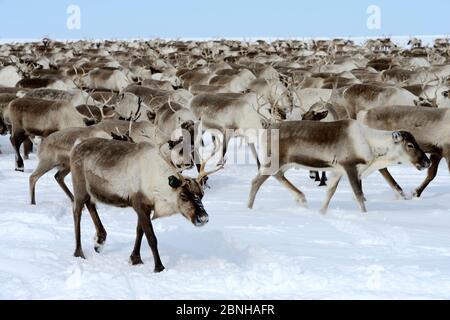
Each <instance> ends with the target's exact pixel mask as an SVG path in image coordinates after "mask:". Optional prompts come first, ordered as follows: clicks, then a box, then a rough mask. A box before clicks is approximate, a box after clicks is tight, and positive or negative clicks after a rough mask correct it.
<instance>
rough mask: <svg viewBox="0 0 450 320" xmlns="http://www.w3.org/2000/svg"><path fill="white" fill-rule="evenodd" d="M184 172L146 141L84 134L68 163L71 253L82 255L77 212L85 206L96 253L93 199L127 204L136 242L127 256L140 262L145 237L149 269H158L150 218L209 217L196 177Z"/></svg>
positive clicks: (100, 235)
mask: <svg viewBox="0 0 450 320" xmlns="http://www.w3.org/2000/svg"><path fill="white" fill-rule="evenodd" d="M205 163H206V162H204V163H203V164H202V171H201V174H200V175H199V177H198V178H197V179H192V178H188V177H184V176H182V175H181V174H179V172H178V170H176V169H175V167H174V166H173V165H172V162H170V161H169V160H168V159H167V158H165V157H164V156H163V155H162V154H161V152H160V150H159V149H158V148H155V147H153V146H152V145H151V144H149V143H145V142H143V143H137V144H136V143H130V142H121V141H114V140H105V139H98V138H93V139H88V140H86V141H83V142H81V143H80V144H78V145H77V146H76V147H75V148H74V149H73V150H72V152H71V156H70V168H71V172H72V181H73V189H74V198H75V200H74V206H73V213H74V219H75V238H76V248H75V253H74V256H75V257H81V258H84V253H83V250H82V248H81V232H80V222H81V213H82V209H83V207H84V205H86V207H87V209H88V211H89V213H90V214H91V217H92V220H93V222H94V224H95V227H96V230H97V238H96V243H95V250H96V251H97V252H100V250H101V248H102V246H103V244H104V242H105V240H106V230H105V228H104V227H103V225H102V223H101V220H100V218H99V216H98V213H97V209H96V205H95V203H96V202H102V203H105V204H109V205H112V206H116V207H132V208H133V209H134V210H135V212H136V213H137V216H138V223H137V229H136V241H135V245H134V249H133V252H132V253H131V256H130V260H131V263H132V264H133V265H136V264H141V263H142V259H141V254H140V248H141V241H142V238H143V235H144V234H145V237H146V238H147V241H148V244H149V246H150V248H151V250H152V253H153V258H154V262H155V268H154V271H155V272H161V271H162V270H164V266H163V264H162V262H161V259H160V256H159V252H158V248H157V240H156V236H155V233H154V231H153V227H152V222H151V220H152V219H156V218H160V217H165V216H170V215H173V214H175V213H177V212H181V214H183V215H184V216H185V217H186V218H187V219H188V220H190V221H191V222H192V223H193V224H194V225H195V226H203V225H205V224H206V223H207V222H208V220H209V218H208V214H207V213H206V211H205V208H204V207H203V204H202V198H203V188H202V185H201V182H200V181H202V179H203V178H204V177H205V176H206V175H208V174H209V173H207V172H205V171H204V168H205V167H204V165H205Z"/></svg>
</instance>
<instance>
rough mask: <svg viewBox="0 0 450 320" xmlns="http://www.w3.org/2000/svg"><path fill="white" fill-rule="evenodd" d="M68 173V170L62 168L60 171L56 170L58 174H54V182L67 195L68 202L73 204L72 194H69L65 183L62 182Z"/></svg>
mask: <svg viewBox="0 0 450 320" xmlns="http://www.w3.org/2000/svg"><path fill="white" fill-rule="evenodd" d="M69 173H70V168H63V169H61V170H58V172H57V173H56V174H55V180H56V182H58V184H59V186H60V187H61V189H63V191H64V192H65V193H66V194H67V196H68V197H69V199H70V201H72V202H73V194H72V192H70V190H69V188H68V187H67V185H66V183H65V182H64V178H65V177H66V176H67V175H68V174H69Z"/></svg>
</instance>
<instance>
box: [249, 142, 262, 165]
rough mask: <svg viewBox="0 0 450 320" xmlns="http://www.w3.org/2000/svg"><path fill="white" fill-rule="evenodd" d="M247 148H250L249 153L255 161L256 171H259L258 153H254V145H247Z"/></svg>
mask: <svg viewBox="0 0 450 320" xmlns="http://www.w3.org/2000/svg"><path fill="white" fill-rule="evenodd" d="M248 146H249V148H250V152H251V153H252V156H253V157H254V158H255V160H256V165H257V166H258V170H259V169H260V168H261V162H260V161H259V158H258V152H256V147H255V144H254V143H249V144H248Z"/></svg>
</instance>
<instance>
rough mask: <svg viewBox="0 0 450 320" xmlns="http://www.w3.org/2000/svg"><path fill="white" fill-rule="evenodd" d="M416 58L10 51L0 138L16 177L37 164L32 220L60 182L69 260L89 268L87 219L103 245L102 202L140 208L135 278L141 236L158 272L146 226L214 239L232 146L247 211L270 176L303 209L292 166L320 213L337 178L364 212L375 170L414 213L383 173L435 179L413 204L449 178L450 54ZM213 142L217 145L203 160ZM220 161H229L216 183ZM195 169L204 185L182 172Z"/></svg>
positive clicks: (108, 44)
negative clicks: (398, 169)
mask: <svg viewBox="0 0 450 320" xmlns="http://www.w3.org/2000/svg"><path fill="white" fill-rule="evenodd" d="M408 46H409V47H408V48H403V47H399V46H397V45H396V44H395V43H393V42H392V41H391V40H390V39H373V40H369V41H367V42H366V43H365V44H362V45H357V44H355V43H354V42H352V41H350V40H344V39H334V40H311V41H300V40H278V41H274V42H270V43H269V42H266V41H262V40H260V41H256V42H250V41H232V40H215V41H166V40H158V39H156V40H150V41H133V42H127V41H102V42H94V41H77V42H59V41H53V40H50V39H43V40H42V41H39V42H33V43H12V44H3V45H0V133H1V134H8V133H9V134H10V141H11V144H12V146H13V148H14V151H15V170H16V171H19V172H24V168H25V165H24V159H25V160H26V159H28V156H29V154H30V152H33V151H34V152H37V154H38V159H39V163H38V166H37V167H36V168H35V169H34V171H33V173H32V174H31V175H30V177H29V194H30V202H31V204H32V205H36V202H37V201H36V198H37V197H36V184H37V182H38V180H39V178H40V177H42V176H43V175H44V174H46V173H47V172H49V171H50V170H52V169H56V170H57V171H56V174H55V180H56V182H57V183H58V185H59V186H60V187H61V189H62V190H63V191H64V192H65V194H66V195H67V196H68V197H69V198H70V200H71V202H72V203H73V215H74V223H75V239H76V248H75V253H74V255H75V256H76V257H82V258H84V253H83V250H82V247H81V230H80V221H81V215H82V211H83V208H84V207H85V206H86V208H87V210H88V212H89V214H90V216H91V218H92V221H93V223H94V225H95V228H96V239H95V250H96V251H97V252H100V250H101V248H102V246H103V245H104V243H105V241H106V235H107V232H106V230H105V228H104V226H103V225H102V222H101V220H100V217H99V215H98V212H97V208H96V203H104V204H107V205H111V206H116V207H132V208H133V209H134V210H135V212H136V213H137V217H138V219H137V227H136V241H135V245H134V249H133V251H132V253H131V256H130V260H131V263H132V264H141V263H142V259H141V255H140V247H141V242H142V238H143V236H144V234H145V237H146V239H147V241H148V244H149V246H150V248H151V250H152V253H153V257H154V262H155V271H156V272H159V271H162V270H163V269H164V266H163V264H162V262H161V259H160V257H159V253H158V249H157V239H156V236H155V233H154V230H153V228H152V222H151V221H152V220H153V219H156V218H159V217H164V216H169V215H173V214H175V213H181V214H182V215H184V216H185V217H186V218H187V219H188V220H189V221H191V222H192V223H193V224H194V225H195V226H202V225H204V224H206V223H207V222H208V219H209V217H208V214H207V213H206V211H205V208H204V207H203V204H202V198H203V196H204V192H205V191H206V190H207V188H205V187H206V183H207V182H206V181H207V179H208V175H211V174H213V173H215V172H217V171H219V170H222V169H226V161H225V159H226V153H227V147H228V144H229V142H230V140H231V139H233V138H235V137H239V138H242V139H243V141H245V142H246V144H247V145H248V147H249V150H250V151H251V153H252V155H253V156H254V158H255V160H256V163H257V167H258V174H257V176H256V177H255V179H254V180H253V181H252V182H251V183H250V189H251V190H250V195H249V200H248V207H249V208H252V207H253V204H254V202H255V199H256V195H257V192H258V190H259V189H260V188H261V186H262V185H263V184H264V182H265V181H267V179H268V178H269V177H271V176H272V177H274V178H275V179H276V180H277V181H279V182H280V183H281V184H282V185H283V186H284V187H286V188H287V189H288V190H289V191H290V192H291V193H292V194H293V196H294V197H295V199H296V200H297V201H298V202H299V203H300V204H302V205H306V196H305V194H304V193H303V192H302V191H300V189H299V188H297V187H296V186H294V184H293V183H292V182H291V181H289V180H288V179H287V178H286V177H285V173H286V171H287V170H289V169H290V168H293V167H300V168H304V169H307V170H311V177H312V178H314V179H316V181H318V182H319V181H320V186H325V185H328V187H327V195H326V199H325V201H324V204H323V206H322V209H321V212H322V213H325V212H326V211H327V209H328V206H329V203H330V200H331V198H332V197H333V195H334V193H335V191H336V189H337V186H338V184H339V182H340V180H341V178H342V177H347V178H348V180H349V183H350V186H351V189H352V191H353V193H354V197H355V200H356V202H357V203H358V205H359V207H360V209H361V211H362V212H366V204H365V203H366V199H365V197H364V193H363V183H362V179H363V178H364V177H366V176H367V175H369V174H371V173H372V172H374V171H379V172H380V173H381V175H382V176H383V177H384V178H385V179H386V182H387V183H388V185H389V186H390V187H391V188H392V189H393V190H394V192H395V193H396V194H397V195H398V196H399V197H401V198H403V199H408V196H407V194H406V193H405V192H404V191H403V190H402V188H401V186H400V185H399V184H398V183H397V182H396V181H395V179H394V177H392V176H391V174H390V173H389V171H388V167H390V166H393V165H397V164H402V163H405V164H411V165H412V166H414V167H415V168H416V169H418V170H424V169H428V175H427V177H426V179H425V181H424V182H423V183H422V184H421V185H420V186H418V187H417V189H416V190H415V191H414V193H413V195H414V196H416V197H420V196H421V195H422V193H423V192H424V190H425V188H426V187H427V186H428V184H429V183H430V182H431V181H432V180H433V179H434V178H435V176H436V174H437V171H438V166H439V163H440V160H441V159H442V158H445V159H446V160H447V163H450V162H449V160H450V125H449V123H450V113H449V112H450V97H449V90H450V42H449V41H448V39H436V41H435V43H434V46H423V45H422V42H421V41H420V40H419V39H411V40H410V42H409V43H408ZM208 130H211V131H214V132H216V133H218V134H217V135H213V146H214V148H213V149H214V150H213V152H212V153H211V154H209V155H206V156H204V155H203V154H202V153H201V152H200V149H203V146H204V144H205V142H204V140H203V137H204V133H205V132H206V131H208ZM261 132H262V135H261V134H260V133H261ZM261 137H262V138H261ZM22 146H23V148H21V147H22ZM33 149H35V150H33ZM261 150H263V152H261ZM216 153H220V155H221V160H219V162H218V163H217V167H216V168H215V169H214V170H212V171H209V172H208V171H207V170H206V165H207V163H208V162H211V161H212V159H213V156H214V155H215V154H216ZM426 154H430V158H428V157H427V155H426ZM274 155H275V156H276V162H277V163H276V167H275V169H274V166H273V164H274V163H273V162H274ZM194 167H196V169H197V171H198V177H196V178H192V177H189V176H187V175H186V173H183V172H184V171H185V170H188V169H191V168H194ZM320 171H321V172H322V174H319V172H320ZM326 172H330V173H331V176H330V177H329V178H327V176H326ZM69 173H71V174H72V182H73V186H72V188H69V187H68V186H67V185H66V183H65V177H66V176H67V175H68V174H69ZM71 189H72V191H71ZM261 201H263V200H261Z"/></svg>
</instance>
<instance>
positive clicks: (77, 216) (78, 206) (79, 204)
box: [73, 199, 86, 259]
mask: <svg viewBox="0 0 450 320" xmlns="http://www.w3.org/2000/svg"><path fill="white" fill-rule="evenodd" d="M84 202H85V201H84V199H83V200H80V199H76V200H75V203H74V206H73V219H74V223H75V242H76V246H75V252H74V254H73V255H74V256H75V257H77V258H83V259H86V258H85V256H84V253H83V249H82V248H81V213H82V211H83V206H84Z"/></svg>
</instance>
